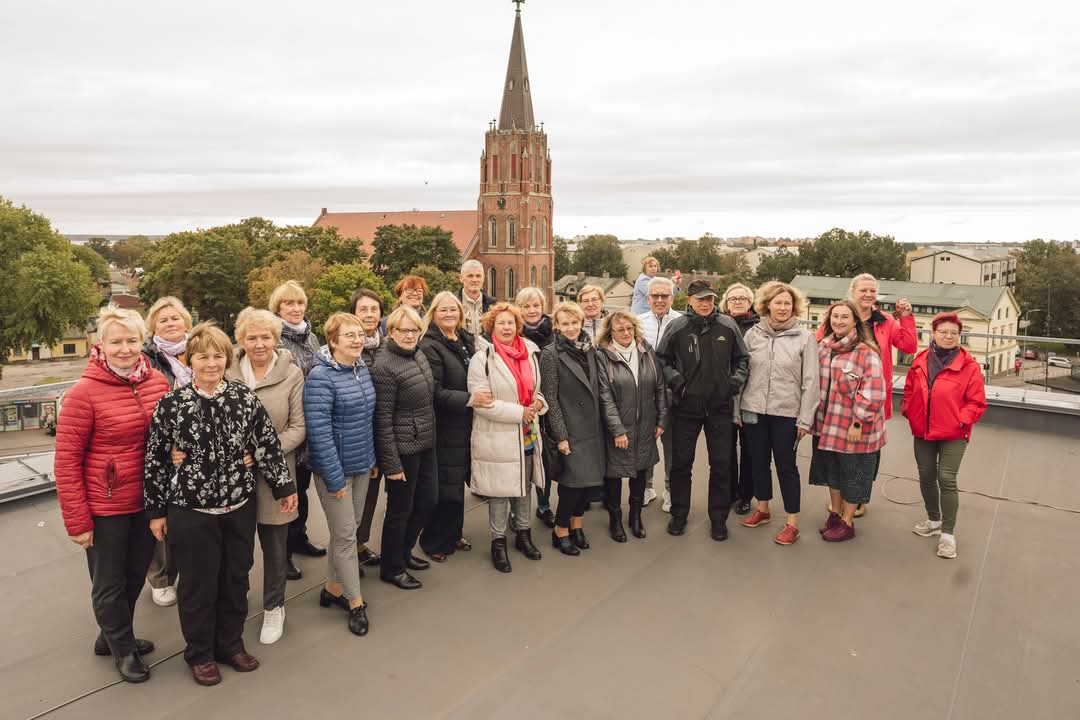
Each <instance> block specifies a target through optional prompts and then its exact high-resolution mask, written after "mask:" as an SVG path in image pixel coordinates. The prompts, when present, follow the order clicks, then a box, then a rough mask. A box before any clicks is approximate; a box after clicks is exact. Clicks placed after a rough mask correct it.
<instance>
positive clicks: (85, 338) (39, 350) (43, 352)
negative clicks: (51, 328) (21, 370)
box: [8, 327, 93, 363]
mask: <svg viewBox="0 0 1080 720" xmlns="http://www.w3.org/2000/svg"><path fill="white" fill-rule="evenodd" d="M91 345H93V340H92V338H91V336H90V333H89V332H88V331H87V330H86V329H79V328H76V327H72V328H69V329H68V331H67V332H66V333H64V336H63V337H62V338H60V342H58V343H56V344H55V345H41V344H39V343H34V344H33V345H31V346H30V347H29V348H26V349H22V348H20V349H18V350H14V351H12V352H11V354H10V355H9V356H8V362H9V363H16V362H33V361H35V360H69V359H71V358H83V357H88V356H89V355H90V346H91Z"/></svg>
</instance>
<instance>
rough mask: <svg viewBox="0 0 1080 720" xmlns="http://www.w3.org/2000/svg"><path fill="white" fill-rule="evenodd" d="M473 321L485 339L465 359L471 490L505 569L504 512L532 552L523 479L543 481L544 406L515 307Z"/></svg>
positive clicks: (527, 483)
mask: <svg viewBox="0 0 1080 720" xmlns="http://www.w3.org/2000/svg"><path fill="white" fill-rule="evenodd" d="M481 322H482V324H483V328H484V335H485V336H487V337H490V338H491V343H490V344H488V345H486V346H484V347H481V348H480V349H479V350H478V351H477V353H476V355H475V356H473V359H472V362H470V363H469V393H470V394H471V395H472V399H471V400H470V401H469V402H470V404H471V405H472V408H473V430H472V441H471V445H472V491H473V493H474V494H476V495H480V496H483V497H486V498H488V520H489V523H490V525H491V561H492V563H493V564H494V565H495V569H496V570H498V571H499V572H510V571H511V570H512V569H513V568H512V567H511V566H510V558H509V556H508V555H507V552H506V533H507V529H508V528H507V526H508V525H509V522H510V518H511V516H512V517H513V525H514V533H515V535H516V538H515V542H514V545H515V547H517V549H518V550H520V551H521V552H522V553H523V554H524V555H525V557H527V558H529V559H530V560H539V559H540V551H539V550H538V549H537V548H536V546H535V545H534V544H533V541H532V531H531V530H530V528H529V521H530V512H531V498H532V487H531V486H532V485H537V486H539V487H543V485H544V466H543V462H542V461H541V453H542V450H543V447H542V445H541V442H542V441H541V438H540V430H539V427H540V425H539V422H538V420H539V416H540V415H543V414H544V413H546V412H547V409H548V407H547V403H546V402H545V401H544V396H543V395H542V394H541V392H540V366H539V364H538V363H537V360H536V356H537V353H538V352H539V351H538V349H537V347H536V345H535V344H533V343H532V342H531V341H529V340H526V339H525V338H523V337H522V336H521V330H522V327H523V326H524V323H525V321H524V319H523V318H522V316H521V311H520V310H518V309H517V308H516V307H514V306H513V305H510V304H509V303H505V302H501V303H496V304H495V305H493V306H492V307H491V309H490V310H488V312H487V313H486V314H485V315H484V317H483V320H482V321H481Z"/></svg>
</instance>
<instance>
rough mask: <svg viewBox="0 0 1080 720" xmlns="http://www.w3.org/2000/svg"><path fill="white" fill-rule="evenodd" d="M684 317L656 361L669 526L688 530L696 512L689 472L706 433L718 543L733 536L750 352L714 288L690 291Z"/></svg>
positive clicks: (701, 283) (697, 283)
mask: <svg viewBox="0 0 1080 720" xmlns="http://www.w3.org/2000/svg"><path fill="white" fill-rule="evenodd" d="M686 294H687V299H688V308H687V312H686V314H685V315H683V316H682V317H679V318H676V319H675V320H673V321H672V322H671V325H669V326H668V329H667V331H666V332H665V333H664V336H663V338H662V339H661V340H660V347H659V348H657V353H656V354H657V356H658V357H659V358H660V362H661V363H662V364H663V366H664V378H665V380H667V383H668V387H669V388H670V390H671V403H672V413H671V446H672V455H673V458H672V466H671V521H670V522H669V523H668V528H667V530H668V533H670V534H672V535H682V534H683V533H685V532H686V518H687V516H688V515H689V514H690V487H691V483H690V480H691V472H692V470H693V466H694V452H695V450H696V448H697V440H698V436H699V435H700V434H701V431H702V430H703V429H704V430H705V443H706V446H707V447H708V452H709V503H708V504H709V522H710V523H711V525H712V532H711V535H712V539H713V540H726V539H727V516H728V511H729V510H730V507H731V478H730V477H729V472H728V464H729V459H730V458H729V457H728V456H729V455H730V454H731V447H730V446H731V423H732V413H733V400H732V399H733V398H734V397H735V395H737V394H738V393H739V391H740V390H741V389H742V386H743V385H744V384H745V383H746V378H747V376H748V373H749V368H750V355H749V353H748V352H747V350H746V345H745V344H743V337H742V332H740V331H739V327H738V326H737V325H736V324H735V322H734V321H733V320H731V318H729V317H727V316H726V315H724V314H722V313H720V312H719V311H718V310H717V309H716V297H717V295H716V291H715V290H713V289H712V286H711V285H709V283H708V281H707V280H694V281H693V282H691V283H690V286H689V287H688V288H687V290H686Z"/></svg>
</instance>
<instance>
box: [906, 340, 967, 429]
mask: <svg viewBox="0 0 1080 720" xmlns="http://www.w3.org/2000/svg"><path fill="white" fill-rule="evenodd" d="M929 352H930V350H923V351H922V352H921V353H919V354H918V355H917V356H916V357H915V360H914V362H912V363H911V370H909V371H908V374H907V382H905V383H904V405H903V410H902V412H903V414H904V417H906V418H907V419H908V423H909V424H910V425H911V434H912V435H914V436H915V437H917V438H922V439H923V440H959V439H960V438H963V439H965V440H970V439H971V426H972V425H974V424H975V423H977V422H978V421H979V418H981V417H982V414H983V413H984V412H986V388H985V387H984V384H983V375H982V369H981V368H980V367H979V363H978V362H977V361H976V360H975V358H973V357H971V353H969V352H968V351H967V350H965V349H963V348H960V352H959V353H957V355H956V357H955V358H953V361H952V362H951V363H949V364H948V365H946V366H945V367H944V368H942V369H941V372H939V373H938V376H937V378H935V379H934V386H933V387H932V388H931V387H929V385H930V383H929V375H928V373H927V367H926V366H927V364H928V360H927V356H928V353H929Z"/></svg>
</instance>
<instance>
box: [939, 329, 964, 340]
mask: <svg viewBox="0 0 1080 720" xmlns="http://www.w3.org/2000/svg"><path fill="white" fill-rule="evenodd" d="M934 334H935V335H940V336H941V337H947V338H948V337H960V333H958V332H956V331H955V330H935V331H934Z"/></svg>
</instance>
